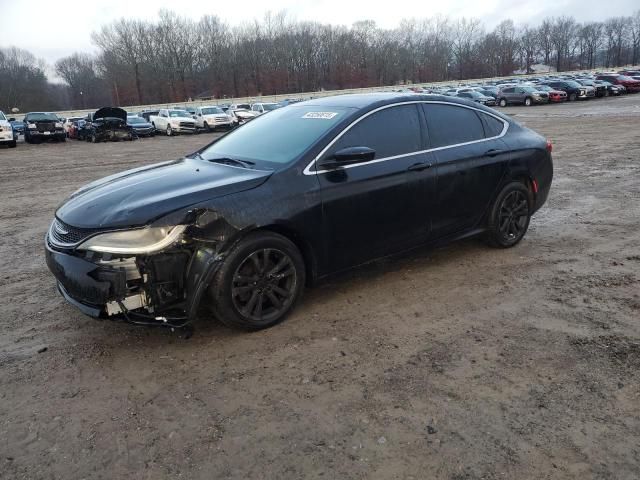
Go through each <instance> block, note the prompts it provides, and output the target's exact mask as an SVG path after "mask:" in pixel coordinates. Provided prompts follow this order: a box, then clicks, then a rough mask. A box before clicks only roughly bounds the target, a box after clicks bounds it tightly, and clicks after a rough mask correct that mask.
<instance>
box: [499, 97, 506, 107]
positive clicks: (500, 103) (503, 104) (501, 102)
mask: <svg viewBox="0 0 640 480" xmlns="http://www.w3.org/2000/svg"><path fill="white" fill-rule="evenodd" d="M498 105H500V106H501V107H506V106H507V99H506V98H501V99H500V102H498Z"/></svg>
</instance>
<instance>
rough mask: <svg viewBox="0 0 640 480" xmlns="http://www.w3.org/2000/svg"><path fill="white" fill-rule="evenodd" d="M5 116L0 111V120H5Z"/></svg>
mask: <svg viewBox="0 0 640 480" xmlns="http://www.w3.org/2000/svg"><path fill="white" fill-rule="evenodd" d="M6 119H7V117H5V116H4V113H2V112H0V120H6Z"/></svg>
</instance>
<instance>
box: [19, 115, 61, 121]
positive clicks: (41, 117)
mask: <svg viewBox="0 0 640 480" xmlns="http://www.w3.org/2000/svg"><path fill="white" fill-rule="evenodd" d="M25 120H27V121H29V122H40V121H43V120H48V121H51V122H57V121H59V118H58V117H57V116H55V115H54V114H53V113H28V114H27V116H26V117H25Z"/></svg>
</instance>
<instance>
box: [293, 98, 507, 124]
mask: <svg viewBox="0 0 640 480" xmlns="http://www.w3.org/2000/svg"><path fill="white" fill-rule="evenodd" d="M404 102H440V103H450V104H452V105H462V106H465V107H472V108H474V109H476V110H483V111H485V112H487V113H489V114H491V115H494V116H497V117H500V118H502V119H504V120H505V121H508V122H512V121H513V120H512V119H510V118H509V117H507V116H506V115H503V114H502V113H500V112H497V111H495V110H493V109H492V108H489V107H486V106H484V105H482V104H479V103H476V102H472V101H471V100H468V99H466V98H464V97H450V96H446V95H436V94H430V93H427V94H422V93H398V92H378V93H361V94H347V95H335V96H332V97H321V98H316V99H313V100H307V101H305V102H300V103H296V104H294V105H289V106H288V107H285V108H298V107H300V106H309V107H323V108H325V107H326V108H331V107H344V108H352V109H354V110H356V111H369V110H375V109H376V108H379V107H383V106H385V105H392V104H395V103H404Z"/></svg>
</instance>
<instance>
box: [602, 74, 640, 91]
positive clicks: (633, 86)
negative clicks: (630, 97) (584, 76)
mask: <svg viewBox="0 0 640 480" xmlns="http://www.w3.org/2000/svg"><path fill="white" fill-rule="evenodd" d="M596 80H606V81H607V82H610V83H613V84H614V85H622V86H623V87H625V88H626V89H627V92H629V93H635V92H640V80H635V79H633V78H631V77H628V76H627V75H620V74H618V73H602V74H600V75H598V76H596Z"/></svg>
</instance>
